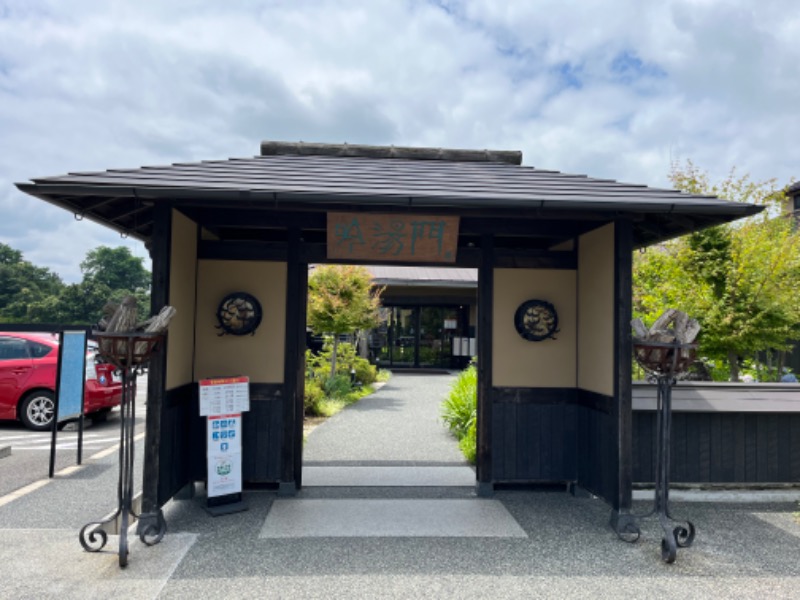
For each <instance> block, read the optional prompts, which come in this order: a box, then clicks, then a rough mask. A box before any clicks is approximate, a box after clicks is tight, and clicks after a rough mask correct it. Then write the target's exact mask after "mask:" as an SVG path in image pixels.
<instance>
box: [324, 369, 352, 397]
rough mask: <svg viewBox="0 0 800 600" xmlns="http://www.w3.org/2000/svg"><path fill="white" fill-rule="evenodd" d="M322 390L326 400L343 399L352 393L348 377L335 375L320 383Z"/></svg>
mask: <svg viewBox="0 0 800 600" xmlns="http://www.w3.org/2000/svg"><path fill="white" fill-rule="evenodd" d="M322 389H323V391H324V392H325V395H326V396H327V397H328V398H341V399H343V398H345V397H346V396H347V395H348V394H349V393H350V392H352V391H353V384H352V383H351V381H350V375H342V374H337V375H336V376H335V377H330V378H328V379H325V380H324V381H323V382H322Z"/></svg>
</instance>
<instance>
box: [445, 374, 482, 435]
mask: <svg viewBox="0 0 800 600" xmlns="http://www.w3.org/2000/svg"><path fill="white" fill-rule="evenodd" d="M477 412H478V370H477V369H476V367H475V365H474V364H473V365H470V366H469V367H467V368H466V369H465V370H463V371H462V372H461V373H460V374H459V375H458V377H457V378H456V380H455V381H454V382H453V386H452V387H451V388H450V393H449V394H448V396H447V398H446V399H445V400H444V402H443V403H442V420H443V421H444V423H445V425H446V426H447V428H448V429H449V430H450V433H452V434H453V435H454V436H455V437H456V439H458V440H459V441H460V440H461V439H462V438H463V437H464V436H465V435H467V431H468V430H469V428H470V426H471V425H473V424H474V423H475V421H476V419H477Z"/></svg>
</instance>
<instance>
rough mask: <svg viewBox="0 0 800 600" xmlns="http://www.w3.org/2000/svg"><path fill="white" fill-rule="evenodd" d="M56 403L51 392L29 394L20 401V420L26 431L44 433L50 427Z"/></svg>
mask: <svg viewBox="0 0 800 600" xmlns="http://www.w3.org/2000/svg"><path fill="white" fill-rule="evenodd" d="M55 409H56V403H55V397H54V396H53V393H52V392H48V391H44V390H40V391H37V392H31V393H30V394H28V395H27V396H26V398H25V400H23V401H22V410H21V411H20V415H19V416H20V420H21V421H22V423H23V425H25V427H27V428H28V429H33V430H34V431H46V430H48V429H50V427H52V424H53V416H54V415H55Z"/></svg>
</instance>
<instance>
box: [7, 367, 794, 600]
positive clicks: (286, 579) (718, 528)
mask: <svg viewBox="0 0 800 600" xmlns="http://www.w3.org/2000/svg"><path fill="white" fill-rule="evenodd" d="M409 377H411V376H409ZM404 381H406V380H401V378H400V377H398V378H397V379H396V380H395V381H394V384H395V385H394V386H387V388H386V393H387V398H388V397H393V398H395V400H396V402H395V403H394V404H393V405H392V403H389V402H387V403H386V404H384V405H383V407H382V408H378V407H379V404H380V397H377V396H376V397H375V398H374V400H375V401H376V403H375V404H374V407H375V408H376V410H373V411H372V413H371V414H375V415H381V414H384V413H389V412H392V409H391V408H390V407H392V406H393V407H394V408H397V407H399V406H401V405H402V404H403V403H402V402H401V401H399V400H400V398H401V396H403V395H406V393H405V392H402V391H401V389H400V387H399V386H400V384H401V383H404ZM407 381H409V382H410V381H411V379H409V380H407ZM425 385H426V386H430V389H433V387H434V385H436V384H434V383H433V382H432V380H431V381H429V382H428V383H426V384H425ZM410 395H411V396H414V398H413V399H414V400H416V395H417V394H414V393H411V394H410ZM357 412H358V414H356V415H355V416H352V417H351V416H350V415H349V414H344V415H342V416H341V417H337V418H336V419H334V420H331V421H330V422H329V424H330V425H331V428H333V427H338V425H337V420H338V421H346V420H349V419H351V418H352V419H353V420H354V422H359V419H360V417H361V416H363V414H364V413H365V412H369V411H368V410H366V411H365V408H364V407H359V410H358V411H357ZM326 426H327V424H326ZM324 427H325V426H323V428H322V429H319V430H318V431H319V433H320V434H321V435H322V434H324V432H325V429H324ZM403 427H404V425H398V428H400V429H402V428H403ZM368 429H370V428H369V427H366V426H365V427H364V429H362V430H364V431H366V430H368ZM413 434H414V431H410V432H408V435H403V436H397V437H398V438H399V439H408V440H417V442H415V443H417V444H431V445H435V444H436V443H437V442H436V441H435V440H436V438H435V437H433V436H431V435H428V434H425V435H420V436H415V435H413ZM314 435H317V433H316V432H315V433H314V434H312V439H311V440H309V443H308V446H307V447H308V448H309V451H311V450H312V449H313V451H314V452H318V451H322V450H323V448H322V447H319V448H318V447H317V446H318V445H317V443H316V442H315V441H314V440H313V436H314ZM379 437H380V436H379ZM319 439H322V438H319ZM443 441H446V438H445V440H443ZM386 443H393V442H386ZM412 446H413V444H412ZM328 447H329V448H331V453H330V455H329V456H328V457H327V458H326V457H319V456H318V458H317V461H318V464H319V465H321V466H325V464H327V463H325V461H326V460H328V459H330V462H332V463H333V466H336V462H338V463H339V465H340V466H344V467H350V466H364V465H359V464H355V463H364V462H370V463H371V464H372V466H375V465H377V466H381V465H386V463H399V464H400V466H403V464H408V463H412V462H419V463H421V464H420V465H418V466H421V467H426V466H427V465H429V464H430V462H436V461H433V460H432V459H431V458H430V457H428V458H424V457H421V456H417V455H416V449H415V448H412V447H411V446H409V448H407V449H406V450H402V451H401V450H399V446H398V449H397V450H396V451H395V452H394V453H390V452H386V453H384V449H383V448H374V452H375V454H365V453H361V454H358V455H352V454H350V453H349V452H348V453H344V454H338V453H333V452H332V449H333V446H332V445H331V446H328ZM406 451H407V452H408V453H407V454H405V453H404V452H406ZM398 457H399V458H398ZM137 460H140V459H139V458H137ZM115 461H116V459H115V457H113V456H109V457H105V458H102V459H99V460H97V461H95V462H94V463H93V464H94V466H90V467H87V468H86V469H84V470H82V471H79V472H75V473H72V474H69V475H65V476H63V477H60V478H58V479H57V480H55V481H53V482H52V483H50V484H48V485H47V486H45V487H44V488H43V489H41V490H37V491H36V492H33V493H31V494H29V495H27V496H25V497H23V498H20V499H18V500H15V501H14V502H11V503H10V504H7V505H5V506H0V599H2V600H5V599H6V598H8V599H12V598H13V599H17V598H59V600H66V599H72V598H103V599H105V598H109V597H118V598H126V599H139V598H142V599H149V598H191V599H193V600H197V599H201V598H219V597H226V598H278V597H280V598H348V599H350V598H533V597H536V598H585V597H592V598H600V599H603V598H614V599H616V598H657V599H659V600H660V599H662V598H665V597H669V598H729V597H736V598H757V599H759V600H763V599H764V598H770V599H771V598H797V597H798V590H800V561H799V560H798V557H800V523H798V521H797V517H795V514H794V513H795V512H796V511H798V510H800V508H799V507H798V506H797V504H796V503H795V502H792V503H762V504H732V503H726V504H718V503H684V502H675V503H674V504H673V512H674V513H676V514H679V515H685V516H687V517H689V518H691V519H692V520H693V521H694V523H695V524H696V526H697V539H696V541H695V544H694V546H693V547H691V548H687V549H683V550H680V551H679V553H678V559H677V561H676V562H675V564H673V565H665V564H664V563H662V561H661V558H660V549H659V544H660V533H659V531H658V526H657V524H656V523H652V522H650V523H648V524H647V526H646V527H645V528H644V530H643V535H642V539H641V540H640V541H639V542H638V543H636V544H626V543H624V542H621V541H619V540H618V539H617V537H616V536H615V535H614V534H613V532H612V531H611V530H610V529H609V528H608V526H607V522H608V516H609V509H608V507H607V506H606V505H605V504H604V503H603V502H601V501H599V500H594V499H590V498H574V497H571V496H569V495H568V494H566V493H564V492H532V491H504V492H498V493H497V494H496V495H495V498H494V500H495V501H496V502H497V503H499V504H500V505H502V508H503V510H504V511H506V513H507V514H508V515H509V516H510V517H511V519H512V521H513V524H514V525H516V526H517V527H518V528H519V532H521V535H520V534H519V532H518V533H517V535H508V536H505V537H492V536H484V537H476V536H466V537H452V536H433V537H429V536H428V537H426V536H421V537H420V536H408V535H399V534H402V533H404V532H402V531H400V532H398V531H391V530H390V531H388V532H387V534H386V535H383V536H380V537H363V536H358V537H348V536H347V535H330V536H323V537H319V536H306V535H304V534H303V535H299V534H298V533H299V531H298V530H295V531H289V535H284V534H285V533H286V530H277V529H273V530H270V528H269V523H268V521H269V518H270V515H272V514H274V512H275V509H276V507H278V506H279V505H280V503H287V502H298V501H299V502H302V501H305V500H319V501H325V503H324V504H323V506H330V502H338V501H341V500H364V499H368V500H369V499H371V500H381V501H392V502H394V501H397V500H398V499H404V498H406V499H410V500H426V501H429V500H440V499H444V500H461V501H462V502H466V501H470V502H472V501H474V502H480V501H481V500H483V499H478V498H476V497H475V494H474V489H471V488H468V487H464V486H444V487H397V488H391V487H376V486H367V487H352V488H351V487H335V486H331V487H328V486H320V487H309V488H305V489H304V490H303V491H302V492H301V494H300V495H299V496H298V497H297V498H294V499H284V498H278V497H277V496H276V494H275V493H274V492H258V491H250V492H246V493H245V499H246V501H247V503H248V505H249V510H248V511H246V512H241V513H236V514H232V515H227V516H222V517H218V518H213V517H210V516H209V515H208V514H207V513H206V512H205V511H204V510H203V508H202V498H198V499H195V500H187V501H174V502H170V503H168V504H167V506H166V507H165V514H166V518H167V522H168V524H169V531H168V533H167V535H166V537H165V538H164V541H163V542H162V543H161V544H158V545H156V546H153V547H144V546H143V545H142V544H141V543H140V542H138V540H137V539H135V538H134V537H131V538H130V539H131V553H130V564H129V566H128V568H127V569H125V570H120V569H119V568H118V567H117V562H116V561H117V557H116V555H115V554H114V553H113V550H114V548H115V545H114V544H115V542H116V540H117V538H116V536H111V539H110V541H109V545H108V546H107V547H106V549H107V550H108V551H107V552H101V553H98V554H88V553H85V552H83V551H82V550H81V548H80V546H79V544H78V540H77V533H78V529H79V528H80V526H81V525H82V524H83V523H85V522H86V521H87V520H89V519H90V518H92V517H95V518H96V517H97V515H98V514H103V513H104V512H106V511H105V510H101V509H100V508H99V507H98V506H95V505H96V504H97V503H96V501H95V500H96V497H97V496H98V492H99V491H100V490H103V491H108V490H109V489H112V488H113V481H114V479H115V476H116V471H115ZM334 461H336V462H334ZM404 461H405V462H404ZM449 461H450V459H446V460H445V461H444V462H445V463H447V465H451V463H450V462H449ZM378 463H379V464H378ZM447 465H446V466H447ZM367 466H370V465H367ZM389 466H398V465H397V464H393V465H389ZM452 466H459V465H456V464H452ZM284 506H285V505H284ZM340 506H341V505H340ZM435 506H440V505H435ZM109 508H110V507H109ZM639 508H644V507H643V506H640V507H639ZM312 514H313V513H312ZM429 516H430V518H431V519H432V520H434V521H435V520H437V519H440V518H441V516H440V515H438V514H431V515H429Z"/></svg>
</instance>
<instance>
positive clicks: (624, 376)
mask: <svg viewBox="0 0 800 600" xmlns="http://www.w3.org/2000/svg"><path fill="white" fill-rule="evenodd" d="M632 288H633V226H632V223H631V222H630V221H627V220H619V221H617V222H616V223H615V226H614V348H615V354H614V373H615V374H616V376H615V379H614V397H615V398H616V403H615V405H614V406H615V414H614V417H615V421H616V423H615V424H616V428H617V432H616V433H617V445H616V450H617V457H618V461H619V462H618V467H617V479H616V488H617V489H616V494H615V496H614V498H613V502H612V508H613V509H614V511H616V512H617V514H620V513H625V512H628V511H629V510H630V508H631V503H632V481H633V479H632V478H633V460H632V456H631V453H632V448H633V442H632V438H633V432H632V429H633V407H632V388H631V376H632V365H631V360H632V358H631V357H632V356H633V354H632V352H633V350H632V340H631V318H632V316H633V300H632Z"/></svg>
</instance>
